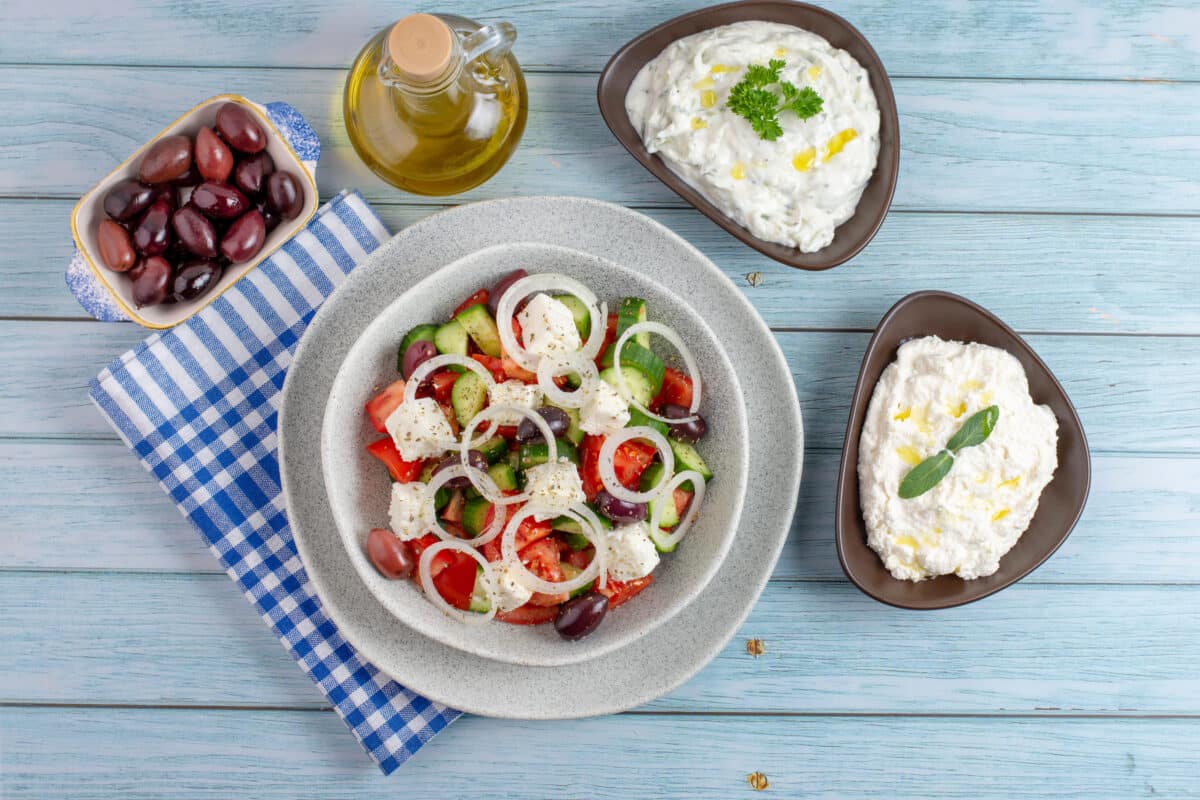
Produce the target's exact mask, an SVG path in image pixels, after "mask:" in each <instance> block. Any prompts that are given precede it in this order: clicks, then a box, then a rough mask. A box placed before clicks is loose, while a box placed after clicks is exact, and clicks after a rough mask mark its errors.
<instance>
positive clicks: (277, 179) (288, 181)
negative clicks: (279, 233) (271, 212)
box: [267, 170, 304, 219]
mask: <svg viewBox="0 0 1200 800" xmlns="http://www.w3.org/2000/svg"><path fill="white" fill-rule="evenodd" d="M267 205H269V206H270V207H271V208H273V209H275V210H276V211H278V212H279V216H280V217H282V218H283V219H295V218H296V217H298V216H300V212H301V211H302V210H303V209H304V190H303V189H301V188H300V181H298V180H296V176H295V175H293V174H292V173H290V172H286V171H284V170H280V171H278V172H272V173H271V174H270V175H268V176H267Z"/></svg>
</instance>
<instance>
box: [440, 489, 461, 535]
mask: <svg viewBox="0 0 1200 800" xmlns="http://www.w3.org/2000/svg"><path fill="white" fill-rule="evenodd" d="M464 505H466V499H465V498H464V497H463V493H462V490H461V489H460V490H456V491H455V492H454V493H453V494H452V495H450V500H449V502H447V503H446V506H445V508H443V509H442V512H441V516H442V519H444V520H445V521H446V522H454V523H460V522H462V512H463V506H464ZM447 530H449V529H447Z"/></svg>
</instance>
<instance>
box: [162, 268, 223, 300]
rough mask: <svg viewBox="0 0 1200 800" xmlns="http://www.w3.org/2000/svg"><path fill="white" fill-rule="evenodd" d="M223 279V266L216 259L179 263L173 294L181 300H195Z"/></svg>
mask: <svg viewBox="0 0 1200 800" xmlns="http://www.w3.org/2000/svg"><path fill="white" fill-rule="evenodd" d="M219 280H221V266H220V265H219V264H218V263H217V262H215V261H209V260H207V259H202V260H198V261H189V262H187V263H184V264H180V265H179V271H178V272H176V273H175V281H174V283H173V285H172V291H171V294H173V295H174V296H175V297H177V298H178V299H180V300H195V299H196V298H197V297H199V296H200V295H202V294H205V293H206V292H208V291H210V290H211V289H212V288H213V287H214V286H216V285H217V281H219Z"/></svg>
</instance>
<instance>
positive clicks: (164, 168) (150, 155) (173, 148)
mask: <svg viewBox="0 0 1200 800" xmlns="http://www.w3.org/2000/svg"><path fill="white" fill-rule="evenodd" d="M191 165H192V140H191V139H189V138H188V137H187V136H184V135H183V134H182V133H177V134H174V135H172V136H164V137H163V138H161V139H159V140H158V141H157V142H155V143H154V144H152V145H150V149H149V150H147V151H146V155H145V156H144V157H143V158H142V164H141V166H140V167H139V168H138V178H140V179H141V180H142V182H143V183H162V182H164V181H171V180H175V179H176V178H178V177H179V176H180V175H182V174H183V173H185V172H187V171H188V167H190V166H191Z"/></svg>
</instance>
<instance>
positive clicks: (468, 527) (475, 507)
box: [462, 497, 492, 536]
mask: <svg viewBox="0 0 1200 800" xmlns="http://www.w3.org/2000/svg"><path fill="white" fill-rule="evenodd" d="M491 510H492V504H491V503H490V502H488V501H487V500H486V499H484V498H482V497H475V498H472V499H470V500H468V501H467V502H466V503H465V504H464V505H463V512H462V526H463V530H464V531H466V532H467V533H469V534H471V535H472V536H478V535H479V534H481V533H483V529H484V528H486V527H487V518H488V512H489V511H491Z"/></svg>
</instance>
